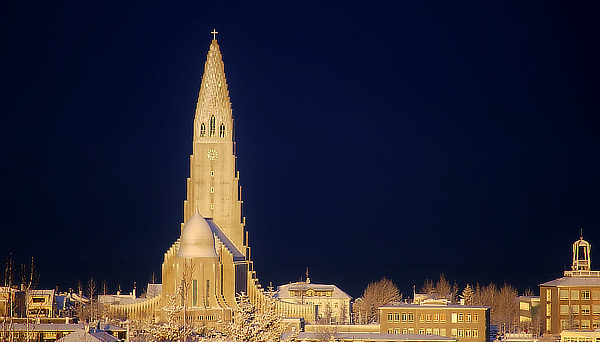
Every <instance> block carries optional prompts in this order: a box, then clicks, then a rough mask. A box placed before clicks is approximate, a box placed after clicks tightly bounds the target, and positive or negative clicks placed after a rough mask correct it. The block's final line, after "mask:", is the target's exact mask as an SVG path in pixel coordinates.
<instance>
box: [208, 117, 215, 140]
mask: <svg viewBox="0 0 600 342" xmlns="http://www.w3.org/2000/svg"><path fill="white" fill-rule="evenodd" d="M215 128H216V119H215V116H214V115H213V116H211V117H210V127H209V129H210V133H209V135H210V136H211V137H214V136H215Z"/></svg>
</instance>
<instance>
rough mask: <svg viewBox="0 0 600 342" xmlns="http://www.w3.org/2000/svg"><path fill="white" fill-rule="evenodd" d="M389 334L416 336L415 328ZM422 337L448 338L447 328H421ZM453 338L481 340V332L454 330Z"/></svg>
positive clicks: (390, 331) (452, 331)
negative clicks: (436, 336)
mask: <svg viewBox="0 0 600 342" xmlns="http://www.w3.org/2000/svg"><path fill="white" fill-rule="evenodd" d="M387 332H388V334H400V332H402V333H403V334H414V333H415V329H414V328H403V329H402V330H400V329H388V331H387ZM419 334H420V335H438V336H446V328H427V329H425V328H421V329H419ZM450 335H451V337H454V338H456V337H459V338H479V330H478V329H452V330H451V333H450Z"/></svg>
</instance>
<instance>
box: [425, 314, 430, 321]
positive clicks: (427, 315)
mask: <svg viewBox="0 0 600 342" xmlns="http://www.w3.org/2000/svg"><path fill="white" fill-rule="evenodd" d="M425 320H426V321H427V322H431V314H426V315H425Z"/></svg>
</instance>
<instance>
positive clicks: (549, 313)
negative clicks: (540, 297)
mask: <svg viewBox="0 0 600 342" xmlns="http://www.w3.org/2000/svg"><path fill="white" fill-rule="evenodd" d="M551 315H552V305H551V304H550V303H546V316H551Z"/></svg>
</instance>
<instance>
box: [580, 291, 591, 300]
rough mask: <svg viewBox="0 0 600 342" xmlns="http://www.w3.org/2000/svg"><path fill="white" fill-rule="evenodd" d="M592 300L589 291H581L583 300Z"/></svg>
mask: <svg viewBox="0 0 600 342" xmlns="http://www.w3.org/2000/svg"><path fill="white" fill-rule="evenodd" d="M590 298H591V296H590V291H589V290H581V299H583V300H589V299H590Z"/></svg>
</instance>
